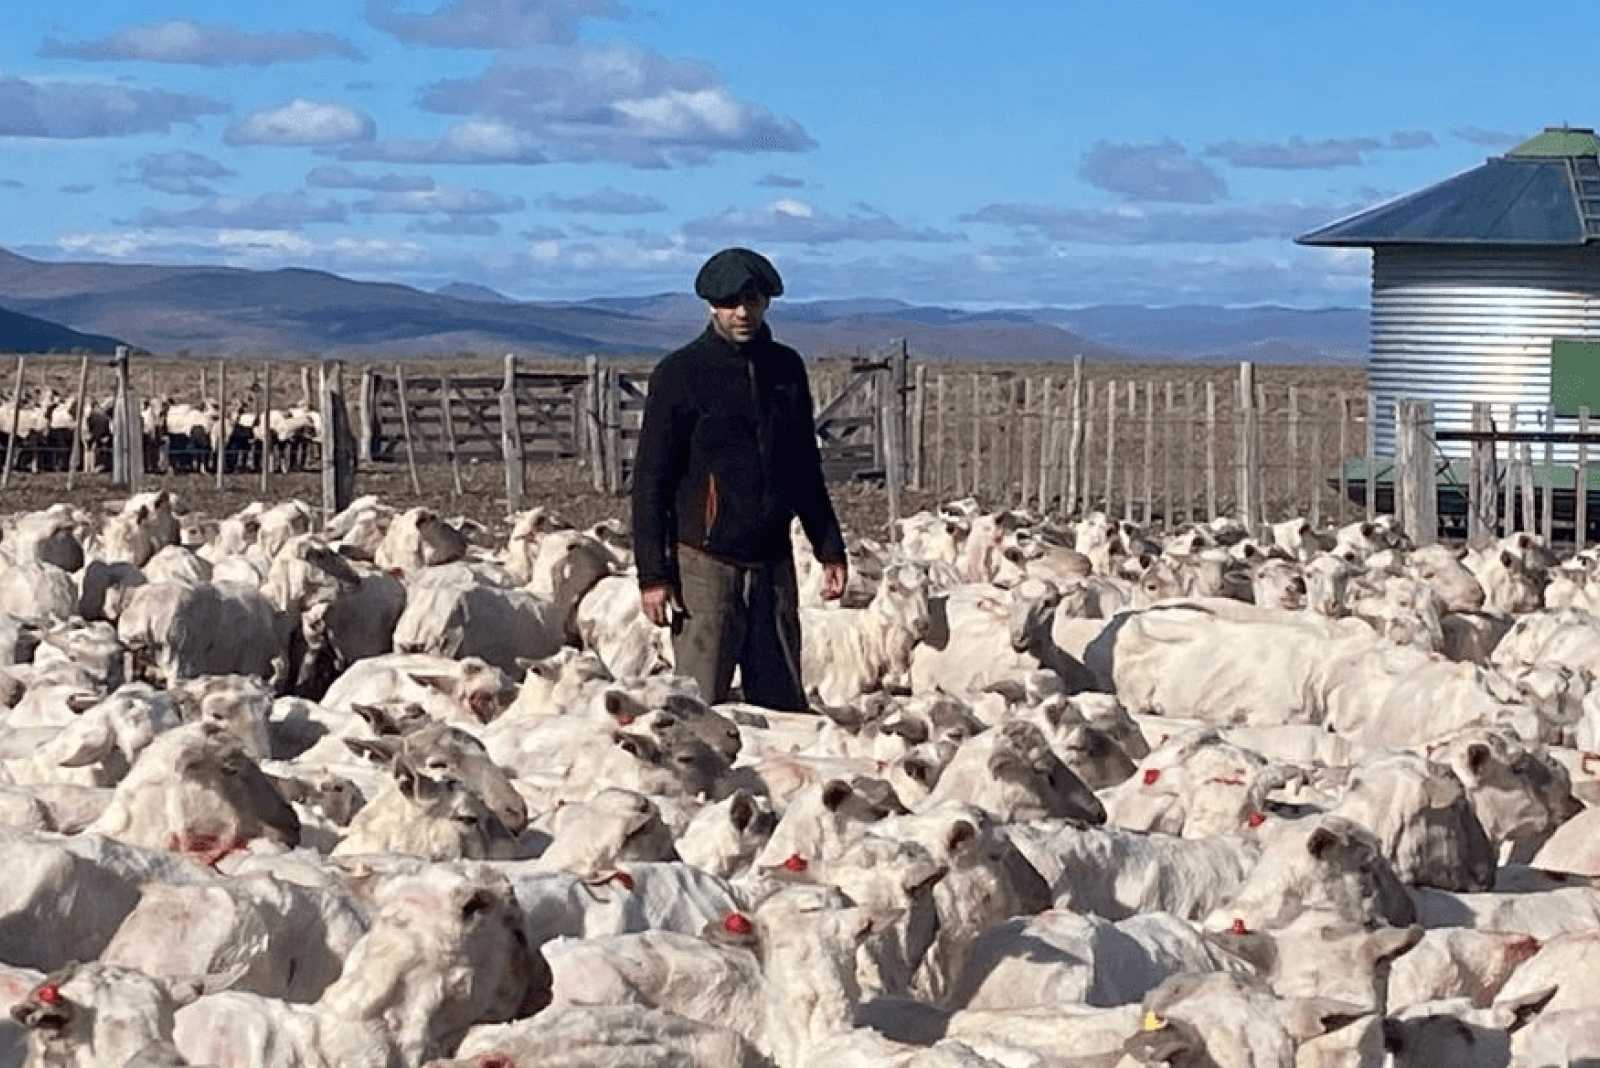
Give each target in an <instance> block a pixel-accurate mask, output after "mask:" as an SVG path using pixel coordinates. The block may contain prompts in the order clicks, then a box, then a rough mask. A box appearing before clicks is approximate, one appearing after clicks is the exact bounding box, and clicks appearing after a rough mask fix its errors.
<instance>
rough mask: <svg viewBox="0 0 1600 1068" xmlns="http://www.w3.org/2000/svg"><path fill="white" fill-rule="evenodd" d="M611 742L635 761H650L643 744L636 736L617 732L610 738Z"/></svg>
mask: <svg viewBox="0 0 1600 1068" xmlns="http://www.w3.org/2000/svg"><path fill="white" fill-rule="evenodd" d="M611 740H612V742H614V743H615V744H616V746H617V748H618V749H621V750H622V751H623V752H624V753H627V754H629V755H631V756H633V757H634V758H635V759H638V760H643V761H646V762H648V761H649V760H650V756H649V754H648V753H647V752H646V751H645V747H644V742H643V740H642V739H641V738H639V736H638V735H634V734H627V733H625V732H622V731H619V732H617V733H616V734H613V735H612V736H611Z"/></svg>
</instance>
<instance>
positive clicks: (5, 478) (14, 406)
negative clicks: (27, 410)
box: [0, 354, 28, 489]
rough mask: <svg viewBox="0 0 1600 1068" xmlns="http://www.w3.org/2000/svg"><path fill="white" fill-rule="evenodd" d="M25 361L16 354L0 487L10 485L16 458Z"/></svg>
mask: <svg viewBox="0 0 1600 1068" xmlns="http://www.w3.org/2000/svg"><path fill="white" fill-rule="evenodd" d="M27 363H28V358H27V357H26V356H23V355H21V354H18V356H17V383H16V385H15V386H13V387H12V389H11V435H10V436H9V437H8V438H6V466H5V472H4V473H3V474H0V489H4V488H6V487H7V486H9V485H11V467H12V464H13V463H14V462H15V460H16V455H17V430H18V424H19V422H20V420H21V417H22V376H23V373H24V369H25V368H26V367H27Z"/></svg>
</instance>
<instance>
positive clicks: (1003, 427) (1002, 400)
mask: <svg viewBox="0 0 1600 1068" xmlns="http://www.w3.org/2000/svg"><path fill="white" fill-rule="evenodd" d="M993 382H994V414H992V415H991V416H990V417H989V422H990V434H989V440H990V448H991V449H993V450H994V464H993V467H994V475H995V479H994V501H995V507H996V508H1005V507H1006V506H1007V505H1008V504H1009V503H1010V500H1009V498H1010V496H1011V419H1010V415H1011V413H1010V411H1009V410H1008V408H1009V398H1010V396H1011V391H1010V390H1009V389H1007V388H1006V382H1005V380H1004V379H1002V378H1001V377H1000V376H999V375H996V376H995V377H994V379H993Z"/></svg>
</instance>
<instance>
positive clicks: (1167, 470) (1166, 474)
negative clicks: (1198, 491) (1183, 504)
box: [1161, 378, 1178, 530]
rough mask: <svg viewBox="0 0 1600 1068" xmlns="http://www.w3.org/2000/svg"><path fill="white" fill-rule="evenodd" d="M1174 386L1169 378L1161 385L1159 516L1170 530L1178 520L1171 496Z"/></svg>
mask: <svg viewBox="0 0 1600 1068" xmlns="http://www.w3.org/2000/svg"><path fill="white" fill-rule="evenodd" d="M1175 389H1176V387H1175V386H1174V385H1173V383H1172V380H1171V379H1170V378H1169V379H1168V380H1167V381H1166V382H1165V383H1163V386H1162V395H1163V396H1162V399H1163V400H1164V401H1165V402H1166V418H1165V419H1163V420H1162V422H1161V516H1162V525H1163V526H1165V527H1166V528H1167V529H1168V530H1172V529H1173V528H1174V527H1175V526H1176V525H1177V522H1178V509H1177V505H1176V504H1175V503H1174V501H1173V498H1172V490H1173V486H1174V481H1173V478H1172V424H1173V423H1174V422H1175V421H1176V417H1177V397H1176V394H1175V393H1174V390H1175Z"/></svg>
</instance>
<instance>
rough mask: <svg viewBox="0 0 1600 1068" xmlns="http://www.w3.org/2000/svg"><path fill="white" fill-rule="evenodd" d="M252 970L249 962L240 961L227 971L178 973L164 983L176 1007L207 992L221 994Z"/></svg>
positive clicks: (163, 981)
mask: <svg viewBox="0 0 1600 1068" xmlns="http://www.w3.org/2000/svg"><path fill="white" fill-rule="evenodd" d="M249 970H250V965H249V964H248V963H247V962H244V961H240V962H237V963H235V964H234V965H233V967H231V968H228V969H227V970H225V971H220V972H209V973H207V974H205V975H178V976H172V977H170V978H167V979H165V980H162V983H163V985H164V986H166V988H167V993H168V994H169V995H170V996H171V997H172V1000H173V1001H174V1002H175V1003H176V1005H175V1007H176V1008H180V1009H181V1008H183V1007H184V1006H185V1005H188V1004H191V1003H193V1002H195V1001H198V1000H199V999H200V998H201V997H202V996H204V995H207V994H220V993H222V992H223V991H224V990H227V989H229V988H231V987H232V986H233V985H234V984H235V983H237V982H238V981H239V980H241V979H243V978H244V976H245V973H246V972H248V971H249Z"/></svg>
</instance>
